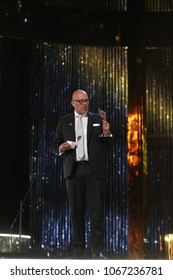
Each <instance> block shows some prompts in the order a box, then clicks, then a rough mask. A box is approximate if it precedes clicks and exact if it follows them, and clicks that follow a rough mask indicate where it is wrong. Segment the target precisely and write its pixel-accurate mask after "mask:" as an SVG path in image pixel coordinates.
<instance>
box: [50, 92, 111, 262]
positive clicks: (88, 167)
mask: <svg viewBox="0 0 173 280" xmlns="http://www.w3.org/2000/svg"><path fill="white" fill-rule="evenodd" d="M71 105H72V106H73V107H74V113H73V114H69V115H66V116H63V117H61V118H60V119H59V123H58V126H57V128H56V132H55V136H54V138H53V141H52V145H51V147H52V150H53V152H54V153H57V154H59V155H62V157H63V173H64V178H65V179H66V188H67V194H68V199H69V206H70V213H71V222H72V229H73V241H74V255H75V257H76V258H83V257H84V252H85V221H84V215H85V209H86V206H87V208H88V213H89V217H90V226H91V231H90V233H91V246H92V258H93V259H94V258H95V259H97V258H99V259H101V258H103V259H104V258H105V256H104V178H105V158H104V157H105V152H104V147H105V144H106V142H107V140H108V138H109V136H110V135H111V134H110V125H109V123H108V122H107V121H106V120H104V119H102V117H101V116H100V115H99V114H98V113H91V112H89V111H88V109H89V98H88V94H87V93H86V92H85V91H83V90H80V89H79V90H76V91H74V92H73V94H72V101H71ZM80 120H81V121H82V130H80V132H78V125H79V123H80ZM106 139H107V140H106ZM81 146H82V148H81ZM106 146H107V145H106ZM81 150H83V151H82V155H81V154H80V153H81Z"/></svg>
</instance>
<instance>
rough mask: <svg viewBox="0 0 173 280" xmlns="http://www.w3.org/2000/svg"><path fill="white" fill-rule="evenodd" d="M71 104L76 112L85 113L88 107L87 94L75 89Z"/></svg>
mask: <svg viewBox="0 0 173 280" xmlns="http://www.w3.org/2000/svg"><path fill="white" fill-rule="evenodd" d="M71 104H72V106H73V107H74V108H75V111H76V112H77V113H78V114H80V115H82V114H85V113H87V112H88V108H89V99H88V95H87V94H86V93H84V92H82V91H77V92H76V93H75V95H74V96H73V100H72V101H71Z"/></svg>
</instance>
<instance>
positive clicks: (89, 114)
mask: <svg viewBox="0 0 173 280" xmlns="http://www.w3.org/2000/svg"><path fill="white" fill-rule="evenodd" d="M92 128H93V115H92V114H91V113H90V112H88V127H87V138H88V139H89V137H90V134H91V131H92Z"/></svg>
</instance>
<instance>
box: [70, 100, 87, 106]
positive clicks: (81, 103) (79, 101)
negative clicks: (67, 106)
mask: <svg viewBox="0 0 173 280" xmlns="http://www.w3.org/2000/svg"><path fill="white" fill-rule="evenodd" d="M73 101H76V102H77V103H79V104H80V105H83V104H84V103H89V100H88V99H74V100H73Z"/></svg>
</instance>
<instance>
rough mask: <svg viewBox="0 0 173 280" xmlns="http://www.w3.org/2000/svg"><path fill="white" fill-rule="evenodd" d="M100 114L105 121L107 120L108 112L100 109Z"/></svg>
mask: <svg viewBox="0 0 173 280" xmlns="http://www.w3.org/2000/svg"><path fill="white" fill-rule="evenodd" d="M98 113H99V115H100V116H101V117H102V119H103V120H106V112H105V111H103V110H102V109H100V108H98Z"/></svg>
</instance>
